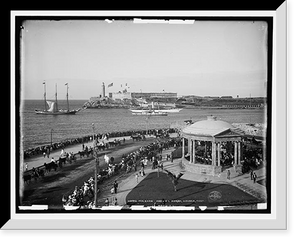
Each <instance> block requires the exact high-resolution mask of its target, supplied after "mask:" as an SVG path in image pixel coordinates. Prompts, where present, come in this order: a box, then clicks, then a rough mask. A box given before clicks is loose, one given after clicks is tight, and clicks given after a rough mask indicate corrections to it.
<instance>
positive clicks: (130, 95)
mask: <svg viewBox="0 0 300 243" xmlns="http://www.w3.org/2000/svg"><path fill="white" fill-rule="evenodd" d="M109 98H111V99H113V100H116V99H121V100H123V99H140V98H142V99H155V98H157V99H177V93H170V92H163V93H155V92H149V93H148V92H147V93H144V92H116V93H109Z"/></svg>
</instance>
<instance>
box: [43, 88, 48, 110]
mask: <svg viewBox="0 0 300 243" xmlns="http://www.w3.org/2000/svg"><path fill="white" fill-rule="evenodd" d="M43 85H44V104H45V111H46V110H47V101H46V83H45V82H43Z"/></svg>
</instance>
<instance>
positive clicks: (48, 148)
mask: <svg viewBox="0 0 300 243" xmlns="http://www.w3.org/2000/svg"><path fill="white" fill-rule="evenodd" d="M173 132H176V129H174V128H164V129H149V130H131V131H124V132H109V133H103V134H102V133H98V134H95V139H99V140H101V139H104V140H108V139H109V138H117V137H125V136H133V135H136V134H140V135H155V136H157V135H160V134H168V133H173ZM92 139H93V135H87V136H84V137H80V138H72V139H66V140H63V141H61V142H57V143H52V144H51V145H43V146H38V147H36V148H29V149H26V150H24V153H23V156H24V159H28V158H30V157H32V156H35V155H41V154H44V156H47V157H48V158H49V156H50V154H51V152H52V151H55V150H58V149H64V148H65V147H67V146H69V145H74V144H81V143H87V142H89V141H91V140H92Z"/></svg>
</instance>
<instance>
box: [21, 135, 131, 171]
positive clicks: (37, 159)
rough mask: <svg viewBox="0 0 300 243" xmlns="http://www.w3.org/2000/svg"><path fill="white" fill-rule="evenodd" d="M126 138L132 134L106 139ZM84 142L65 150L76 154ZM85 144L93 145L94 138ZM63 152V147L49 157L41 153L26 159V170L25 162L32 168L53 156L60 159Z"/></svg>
mask: <svg viewBox="0 0 300 243" xmlns="http://www.w3.org/2000/svg"><path fill="white" fill-rule="evenodd" d="M124 138H125V140H126V141H128V140H130V139H131V138H130V136H124V137H117V138H109V139H108V140H105V142H112V141H114V140H115V139H117V140H118V139H119V140H123V139H124ZM82 145H83V144H82V143H80V144H74V145H69V146H67V147H66V148H65V149H64V151H65V152H66V153H73V154H76V153H78V152H79V151H82V150H83V149H82ZM84 146H88V147H90V146H91V147H93V140H90V141H89V142H86V143H84ZM60 154H61V149H57V150H55V151H52V152H51V153H50V155H49V158H48V157H47V155H46V156H45V157H44V156H43V155H42V154H41V155H35V156H33V157H31V158H28V159H25V160H24V164H23V168H24V170H25V164H26V163H27V166H28V167H27V170H30V169H32V168H33V167H35V168H36V167H38V166H41V165H43V164H44V163H50V161H51V158H52V157H53V158H54V159H55V160H58V159H59V156H60Z"/></svg>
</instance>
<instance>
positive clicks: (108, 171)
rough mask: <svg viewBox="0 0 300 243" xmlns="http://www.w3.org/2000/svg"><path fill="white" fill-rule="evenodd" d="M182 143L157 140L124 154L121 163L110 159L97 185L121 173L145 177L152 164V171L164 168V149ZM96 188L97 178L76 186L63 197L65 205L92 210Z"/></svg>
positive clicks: (171, 139)
mask: <svg viewBox="0 0 300 243" xmlns="http://www.w3.org/2000/svg"><path fill="white" fill-rule="evenodd" d="M180 143H181V141H180V139H177V138H167V139H157V140H156V141H155V142H153V143H151V144H149V145H146V146H142V147H140V148H139V149H138V150H136V151H134V152H131V153H129V154H124V155H123V156H122V159H121V161H120V162H119V163H114V158H113V157H110V158H109V161H108V164H107V166H106V168H104V169H101V170H98V174H97V184H98V185H100V184H101V183H103V182H104V181H105V180H107V179H108V178H111V177H113V176H115V175H117V174H120V173H130V172H135V173H138V174H139V176H145V172H144V168H145V167H146V166H149V165H150V164H152V169H155V168H157V166H162V163H161V161H162V160H163V158H162V151H163V150H164V149H169V148H170V147H177V146H179V145H180ZM105 156H107V155H105ZM170 158H171V156H170V155H169V156H167V159H170ZM115 183H116V180H115ZM115 183H114V187H113V188H112V193H116V192H117V191H116V187H115ZM94 186H95V178H94V177H93V176H92V177H90V178H89V179H88V180H87V181H85V182H84V184H83V185H82V186H81V187H78V186H76V187H75V189H74V191H73V192H72V193H71V194H70V195H68V196H63V199H62V202H63V205H65V206H80V207H81V208H92V207H93V206H94V193H95V190H94ZM98 193H99V190H98Z"/></svg>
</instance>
